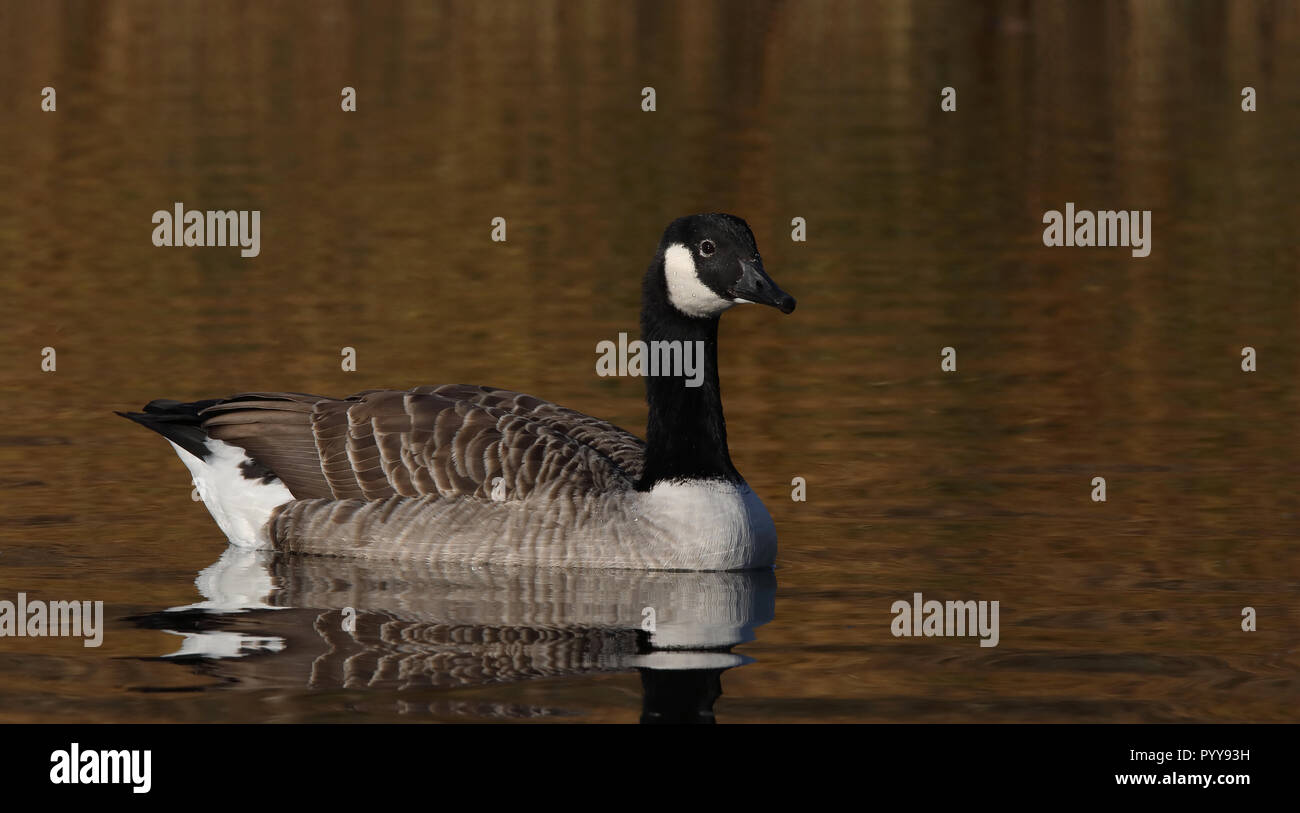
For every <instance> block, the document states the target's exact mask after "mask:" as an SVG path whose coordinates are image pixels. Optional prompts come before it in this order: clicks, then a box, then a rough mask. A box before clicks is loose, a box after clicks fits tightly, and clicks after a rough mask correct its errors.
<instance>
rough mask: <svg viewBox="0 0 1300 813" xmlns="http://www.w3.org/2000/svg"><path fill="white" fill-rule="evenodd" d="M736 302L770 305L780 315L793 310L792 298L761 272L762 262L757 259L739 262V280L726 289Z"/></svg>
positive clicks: (764, 272) (765, 273)
mask: <svg viewBox="0 0 1300 813" xmlns="http://www.w3.org/2000/svg"><path fill="white" fill-rule="evenodd" d="M727 293H728V294H730V295H731V298H732V299H733V300H735V301H736V302H752V303H754V304H756V305H771V306H772V307H774V308H776V309H777V310H779V311H780V312H781V313H790V312H791V311H793V310H794V306H795V301H794V297H792V296H790V295H789V294H787V293H786V292H785V291H782V290H781V289H780V288H779V287H777V284H776V283H775V282H773V281H772V278H771V277H769V276H768V275H767V272H766V271H764V270H763V261H762V260H759V259H757V258H755V259H753V260H741V261H740V279H738V280H736V283H735V284H734V285H732V286H731V287H730V288H729V289H727Z"/></svg>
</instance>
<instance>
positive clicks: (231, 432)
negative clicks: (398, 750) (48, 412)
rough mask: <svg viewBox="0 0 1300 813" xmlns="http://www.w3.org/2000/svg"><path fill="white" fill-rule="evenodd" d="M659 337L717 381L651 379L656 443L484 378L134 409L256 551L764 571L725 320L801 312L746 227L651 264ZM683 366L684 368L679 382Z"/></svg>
mask: <svg viewBox="0 0 1300 813" xmlns="http://www.w3.org/2000/svg"><path fill="white" fill-rule="evenodd" d="M642 291H643V297H642V314H641V325H642V338H643V339H645V340H646V341H682V342H685V341H698V342H701V343H702V345H701V346H702V348H703V357H704V367H705V369H704V376H703V380H702V381H701V380H698V379H697V380H696V381H695V382H694V384H695V385H691V384H690V383H689V382H688V380H687V378H686V376H684V375H681V374H677V375H674V374H673V371H671V370H669V371H666V373H665V374H661V375H658V376H651V377H647V378H646V393H647V401H648V403H649V407H650V410H649V420H648V424H647V433H646V434H647V440H646V441H645V442H642V441H641V439H639V438H637V437H636V436H635V435H633V434H631V433H629V432H626V431H624V430H622V429H620V428H618V427H616V426H614V425H612V424H610V423H608V422H606V421H603V420H600V419H598V418H594V417H591V416H589V415H585V414H583V413H581V412H577V411H574V410H571V409H566V408H564V407H561V406H558V405H556V404H554V403H551V402H549V401H545V400H542V399H540V398H535V397H533V396H530V395H525V394H522V393H517V392H511V391H508V390H502V389H497V388H495V387H485V386H474V385H463V384H458V385H444V386H435V387H417V388H415V389H412V390H407V391H400V390H372V391H366V392H362V393H358V394H356V395H353V396H351V397H348V398H343V399H336V398H327V397H322V396H315V395H306V394H302V393H245V394H241V395H235V396H232V397H229V398H222V399H212V400H207V401H197V402H191V403H181V402H177V401H169V400H157V401H153V402H151V403H150V404H148V405H147V406H146V407H145V408H144V411H143V412H137V413H123V414H124V415H125V417H128V418H130V419H132V420H134V421H136V422H137V423H140V424H142V425H144V426H146V427H147V428H149V429H152V430H154V431H156V432H158V433H159V434H162V435H163V436H164V437H166V438H167V439H168V440H169V441H170V442H171V444H172V446H173V447H174V448H175V450H176V452H177V454H178V455H179V456H180V458H181V460H182V461H183V462H184V463H185V465H186V466H187V467H188V468H189V469H190V472H191V474H192V476H193V479H194V483H195V485H196V487H197V488H198V492H199V495H200V496H201V497H202V499H203V501H204V503H205V504H206V505H207V507H208V509H209V511H210V512H211V513H212V516H213V518H214V519H215V520H216V522H217V524H218V525H219V526H220V527H221V529H222V531H223V532H224V533H225V534H226V536H227V537H228V538H229V540H230V541H231V542H232V543H233V544H235V545H238V546H241V547H246V548H268V549H277V550H283V551H294V552H300V553H315V554H329V555H346V556H361V557H375V558H383V559H391V560H419V561H429V562H439V563H465V564H501V565H536V566H557V567H617V568H637V569H654V570H744V569H752V568H760V567H770V566H771V565H772V564H773V562H774V559H775V556H776V531H775V528H774V526H773V523H772V519H771V517H770V515H769V514H768V512H767V509H766V508H765V507H764V506H763V503H762V501H761V500H760V499H759V498H758V497H757V496H756V495H755V494H754V492H753V491H752V490H751V489H750V487H749V486H748V484H746V483H745V481H744V479H743V478H742V477H741V476H740V474H739V472H737V471H736V469H735V467H734V466H733V465H732V463H731V458H730V455H729V452H728V449H727V440H726V426H725V421H724V419H723V415H722V405H721V394H720V392H719V387H718V374H717V329H718V317H719V316H720V314H721V313H722V312H723V311H724V310H726V309H727V308H729V307H731V306H732V305H734V304H738V303H748V302H761V303H765V304H770V305H773V306H774V307H777V308H779V309H780V310H782V311H784V312H786V313H788V312H790V311H791V310H793V308H794V300H793V298H791V297H790V296H788V295H787V294H785V293H784V292H782V291H781V290H780V289H779V288H778V287H777V286H776V285H775V283H773V282H772V280H771V279H770V278H769V277H768V276H767V275H766V273H765V272H764V271H763V268H762V262H761V260H760V258H759V256H758V252H757V249H756V247H755V246H754V240H753V235H752V234H751V233H750V231H749V228H748V226H746V225H745V223H744V221H743V220H740V219H739V218H736V217H733V216H731V215H721V214H715V215H694V216H691V217H687V218H681V219H679V220H676V221H674V222H673V223H672V224H671V225H670V226H669V227H668V230H667V231H666V232H665V234H664V237H663V240H662V241H661V244H660V247H659V251H658V252H657V253H656V256H655V260H654V262H653V263H652V265H651V266H650V269H649V270H648V271H647V273H646V275H645V278H644V282H643V286H642ZM677 372H680V371H677Z"/></svg>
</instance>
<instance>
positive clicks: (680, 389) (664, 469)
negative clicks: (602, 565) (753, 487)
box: [636, 264, 743, 491]
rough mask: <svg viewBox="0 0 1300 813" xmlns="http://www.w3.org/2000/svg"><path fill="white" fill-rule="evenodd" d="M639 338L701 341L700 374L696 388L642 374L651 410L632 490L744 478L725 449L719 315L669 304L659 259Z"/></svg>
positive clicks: (682, 380) (679, 378) (683, 380)
mask: <svg viewBox="0 0 1300 813" xmlns="http://www.w3.org/2000/svg"><path fill="white" fill-rule="evenodd" d="M641 340H642V341H644V342H646V343H647V345H648V344H649V343H650V342H652V341H679V342H682V343H683V344H682V347H683V350H684V352H685V349H686V348H688V347H691V345H688V344H686V343H687V342H697V341H698V342H702V343H703V345H704V375H703V380H702V381H701V383H700V385H699V386H698V387H688V386H686V384H687V381H688V380H689V378H688V376H685V375H657V376H652V375H647V376H646V379H645V391H646V401H647V402H648V403H649V405H650V415H649V418H648V419H647V421H646V455H645V470H644V471H643V472H642V474H641V480H640V482H638V483H637V486H636V487H637V490H639V491H648V490H649V489H651V488H653V487H654V485H655V483H658V482H661V481H665V480H682V479H713V480H726V481H728V482H733V483H740V482H743V480H742V479H741V477H740V473H739V472H737V471H736V467H735V466H733V465H732V464H731V455H730V454H728V452H727V422H726V420H725V419H724V418H723V417H722V390H721V388H720V387H719V385H718V317H716V316H714V317H710V318H704V319H695V318H691V317H689V316H686V315H684V314H682V313H681V312H680V311H678V310H677V309H676V308H674V307H673V306H672V305H671V304H670V303H669V301H668V292H667V289H666V287H665V283H664V277H663V266H662V264H657V266H656V267H652V268H651V269H650V272H649V273H647V274H646V279H645V284H644V286H643V288H642V301H641ZM690 352H694V350H691V351H690ZM660 372H661V373H662V372H663V371H660ZM692 383H693V382H692Z"/></svg>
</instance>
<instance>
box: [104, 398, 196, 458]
mask: <svg viewBox="0 0 1300 813" xmlns="http://www.w3.org/2000/svg"><path fill="white" fill-rule="evenodd" d="M219 400H221V399H219V398H211V399H209V400H206V401H191V402H189V403H182V402H180V401H172V400H169V399H166V398H159V399H157V400H154V401H150V402H149V403H147V404H145V406H144V412H119V413H117V414H118V415H121V416H122V417H123V418H129V419H131V420H133V421H135V422H136V423H138V424H140V425H141V426H143V427H145V428H146V429H152V430H153V431H155V432H157V433H158V434H160V435H162V436H163V437H165V438H167V439H168V440H170V441H171V442H172V443H175V444H176V445H177V446H179V447H181V448H182V449H184V450H185V451H187V452H189V453H190V454H192V455H194V456H195V457H197V458H199V459H200V460H204V459H207V456H208V455H209V454H210V452H209V451H208V447H207V440H208V435H207V433H206V432H204V431H203V426H202V424H203V419H202V418H200V417H199V413H200V412H202V411H203V410H205V409H207V408H208V407H210V406H212V405H213V404H215V403H217V402H218V401H219Z"/></svg>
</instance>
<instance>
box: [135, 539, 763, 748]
mask: <svg viewBox="0 0 1300 813" xmlns="http://www.w3.org/2000/svg"><path fill="white" fill-rule="evenodd" d="M195 583H196V585H197V587H198V589H199V592H200V593H201V594H202V596H203V600H202V601H200V602H197V603H195V604H191V605H187V606H184V607H175V608H172V609H170V610H167V611H165V612H161V613H154V614H152V615H148V616H143V617H139V618H137V619H135V620H136V622H137V623H138V624H140V625H141V626H146V627H151V628H157V629H162V630H165V631H167V632H170V633H173V634H176V635H179V636H182V637H183V638H184V640H183V642H182V643H181V645H180V648H179V649H178V650H177V651H176V652H174V653H171V654H169V655H166V656H165V657H166V658H168V659H171V660H174V661H177V662H180V663H185V664H188V665H191V666H192V667H193V668H195V669H196V670H198V671H199V672H201V673H203V674H206V675H210V676H213V677H218V678H220V679H223V680H226V681H229V682H233V683H238V684H240V685H241V686H242V687H245V688H262V687H285V686H301V685H303V684H304V683H305V684H306V685H308V686H310V687H312V688H319V689H340V688H341V689H372V690H373V689H419V688H422V687H423V688H433V689H452V688H466V687H473V686H484V685H490V684H503V683H512V682H518V681H528V680H536V679H541V678H561V677H577V676H583V675H593V674H600V673H612V672H628V671H632V670H636V671H639V672H640V675H641V684H642V688H643V704H642V714H641V721H642V722H645V723H654V722H713V719H714V718H713V703H714V701H715V700H716V699H717V698H718V696H719V695H720V694H721V693H722V687H721V677H720V676H721V674H722V673H723V672H724V671H726V670H727V669H730V668H733V667H736V666H741V665H744V664H746V663H749V662H750V659H749V658H747V657H745V656H743V655H740V654H736V653H734V652H732V651H731V650H732V648H733V647H735V646H736V645H737V644H741V643H744V642H746V641H750V640H752V639H753V637H754V629H755V628H756V627H759V626H761V625H763V624H765V623H767V622H768V621H770V620H771V619H772V617H773V612H774V605H775V595H776V577H775V575H774V574H773V573H772V571H770V570H763V571H746V572H664V571H631V570H606V571H601V570H553V569H527V570H525V569H503V568H475V567H468V566H453V565H436V564H427V563H419V564H417V563H401V562H391V561H369V560H357V559H345V558H333V557H322V556H303V555H287V554H280V553H273V552H268V551H249V550H244V549H240V548H236V547H231V548H228V549H227V550H226V551H225V552H224V553H223V554H222V556H221V558H220V559H219V560H218V561H217V562H216V563H214V564H212V565H211V566H209V567H208V568H206V569H204V570H203V571H202V572H200V573H199V575H198V578H197V579H196V582H195ZM445 708H450V709H451V710H452V711H453V713H456V712H457V711H458V710H463V711H464V712H465V713H469V714H474V715H476V716H503V717H514V716H530V715H532V714H537V713H539V712H538V711H537V710H535V709H533V710H529V709H528V708H524V709H519V708H516V707H510V706H496V705H495V704H494V706H493V707H491V708H487V709H484V708H482V707H481V706H480V705H478V704H472V703H471V704H456V703H452V704H450V705H449V706H445ZM540 713H554V712H545V711H543V712H540Z"/></svg>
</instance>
